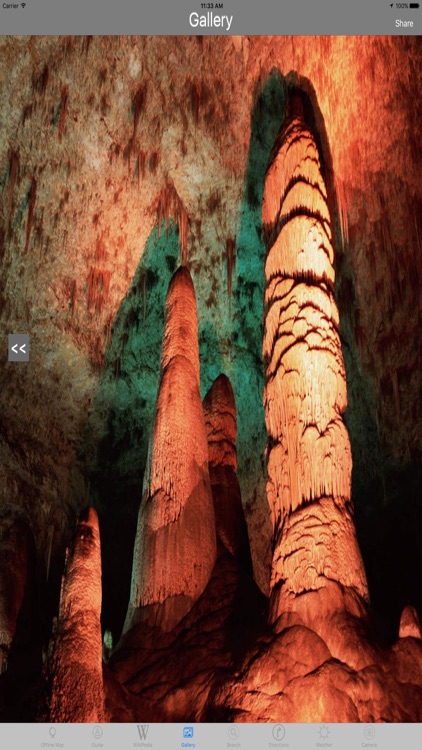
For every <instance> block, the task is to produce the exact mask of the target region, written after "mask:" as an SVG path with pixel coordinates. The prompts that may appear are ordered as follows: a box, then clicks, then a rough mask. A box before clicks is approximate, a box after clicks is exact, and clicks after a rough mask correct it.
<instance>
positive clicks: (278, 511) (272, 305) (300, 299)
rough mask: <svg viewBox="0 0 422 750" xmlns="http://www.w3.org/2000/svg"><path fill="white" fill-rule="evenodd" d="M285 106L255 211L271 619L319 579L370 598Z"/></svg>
mask: <svg viewBox="0 0 422 750" xmlns="http://www.w3.org/2000/svg"><path fill="white" fill-rule="evenodd" d="M290 107H291V110H290V113H289V115H288V117H287V120H286V123H285V125H284V126H283V128H282V130H281V131H280V133H279V135H278V137H277V140H276V143H275V147H274V151H273V158H272V161H271V163H270V166H269V169H268V172H267V176H266V180H265V188H264V199H263V209H262V215H263V224H264V235H265V239H266V244H267V259H266V264H265V278H266V291H265V326H264V339H263V357H264V362H265V368H266V383H265V393H264V404H265V417H266V426H267V432H268V445H267V463H268V482H267V496H268V501H269V504H270V508H271V513H272V520H273V527H274V556H273V564H272V580H271V612H270V618H271V620H272V621H275V620H276V619H277V618H278V617H279V616H280V615H281V614H282V612H283V611H285V610H289V609H292V608H293V607H294V606H295V604H294V602H295V598H296V597H297V596H298V595H301V594H304V593H306V592H312V591H315V590H318V589H320V588H322V587H327V584H328V583H329V582H335V583H338V584H339V585H340V587H342V589H344V590H345V591H346V592H350V593H351V595H352V598H354V595H355V594H356V595H357V597H358V600H366V599H367V596H368V592H367V585H366V579H365V573H364V569H363V564H362V560H361V556H360V552H359V549H358V546H357V542H356V536H355V530H354V524H353V518H352V511H351V502H350V500H351V469H352V457H351V450H350V443H349V437H348V434H347V430H346V427H345V425H344V422H343V417H342V415H343V413H344V410H345V408H346V405H347V393H346V379H345V371H344V363H343V357H342V351H341V344H340V338H339V316H338V310H337V306H336V303H335V300H334V296H333V282H334V268H333V259H334V251H333V244H332V231H331V224H330V214H329V210H328V206H327V192H326V187H325V184H324V180H323V177H322V171H321V164H320V158H319V154H318V149H317V145H316V142H315V139H314V137H313V135H312V133H311V132H310V129H309V127H308V126H307V124H306V122H305V118H304V114H303V109H302V105H301V100H300V98H299V97H292V100H291V103H290ZM330 589H332V587H331V586H330ZM330 596H334V598H336V597H335V595H330ZM334 598H332V603H333V606H334ZM326 599H327V597H326ZM341 606H344V602H343V605H341ZM352 608H353V607H352Z"/></svg>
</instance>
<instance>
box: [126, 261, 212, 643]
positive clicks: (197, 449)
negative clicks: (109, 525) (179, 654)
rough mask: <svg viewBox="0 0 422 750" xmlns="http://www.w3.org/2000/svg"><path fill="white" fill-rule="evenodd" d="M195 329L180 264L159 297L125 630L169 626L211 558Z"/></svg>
mask: <svg viewBox="0 0 422 750" xmlns="http://www.w3.org/2000/svg"><path fill="white" fill-rule="evenodd" d="M197 330H198V323H197V313H196V300H195V292H194V288H193V284H192V279H191V277H190V274H189V271H188V270H187V268H185V267H182V268H179V270H178V271H176V273H175V274H174V276H173V279H172V281H171V283H170V286H169V290H168V295H167V300H166V322H165V331H164V339H163V349H162V357H161V378H160V385H159V391H158V398H157V403H156V408H155V416H154V423H153V428H152V433H151V439H150V446H149V455H148V462H147V467H146V471H145V477H144V488H143V497H142V502H141V506H140V510H139V517H138V527H137V533H136V540H135V549H134V560H133V573H132V585H131V594H130V604H129V608H128V614H127V618H126V625H125V630H128V629H129V628H130V627H132V626H133V625H135V624H136V623H137V622H139V621H140V620H142V621H147V622H148V623H149V624H154V625H159V626H161V627H162V628H163V629H164V630H171V629H172V628H173V627H174V626H175V625H177V623H178V622H180V620H181V619H182V618H183V617H184V615H185V614H186V613H187V612H189V610H190V609H191V607H192V605H193V603H194V602H195V601H196V600H197V599H198V597H199V596H200V595H201V593H202V592H203V590H204V588H205V586H206V585H207V583H208V581H209V579H210V576H211V572H212V569H213V567H214V563H215V559H216V535H215V519H214V508H213V502H212V495H211V486H210V479H209V473H208V444H207V436H206V432H205V423H204V413H203V408H202V402H201V397H200V393H199V354H198V332H197Z"/></svg>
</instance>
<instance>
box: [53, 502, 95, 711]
mask: <svg viewBox="0 0 422 750" xmlns="http://www.w3.org/2000/svg"><path fill="white" fill-rule="evenodd" d="M100 616H101V549H100V532H99V527H98V517H97V514H96V512H95V510H94V509H93V508H89V509H87V510H86V511H84V512H83V513H81V515H80V517H79V522H78V526H77V529H76V534H75V537H74V540H73V544H72V546H71V548H70V549H69V550H68V552H67V556H66V564H65V572H64V575H63V579H62V587H61V593H60V608H59V616H58V620H57V624H56V627H55V631H54V633H53V641H52V644H51V646H50V655H49V659H48V663H47V667H46V670H47V676H48V685H49V701H48V703H49V705H48V713H49V720H50V721H54V722H68V721H72V722H97V721H104V719H105V709H104V691H103V673H102V637H101V621H100Z"/></svg>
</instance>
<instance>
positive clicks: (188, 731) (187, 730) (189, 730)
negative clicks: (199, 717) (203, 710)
mask: <svg viewBox="0 0 422 750" xmlns="http://www.w3.org/2000/svg"><path fill="white" fill-rule="evenodd" d="M183 737H184V738H185V739H186V738H190V737H193V727H183Z"/></svg>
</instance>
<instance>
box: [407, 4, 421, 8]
mask: <svg viewBox="0 0 422 750" xmlns="http://www.w3.org/2000/svg"><path fill="white" fill-rule="evenodd" d="M409 8H419V3H410V5H409Z"/></svg>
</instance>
